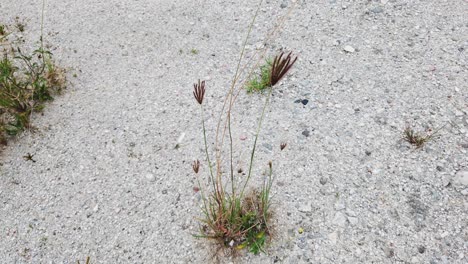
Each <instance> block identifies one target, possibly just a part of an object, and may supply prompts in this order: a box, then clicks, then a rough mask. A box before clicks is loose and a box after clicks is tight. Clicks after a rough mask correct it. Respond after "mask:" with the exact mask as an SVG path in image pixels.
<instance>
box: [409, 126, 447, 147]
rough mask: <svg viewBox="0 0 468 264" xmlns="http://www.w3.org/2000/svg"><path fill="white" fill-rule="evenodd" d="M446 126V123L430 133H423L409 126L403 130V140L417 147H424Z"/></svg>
mask: <svg viewBox="0 0 468 264" xmlns="http://www.w3.org/2000/svg"><path fill="white" fill-rule="evenodd" d="M444 127H445V125H443V126H442V127H440V128H438V129H436V130H435V131H434V132H432V133H430V134H427V135H422V133H419V132H415V131H414V130H413V129H412V128H411V127H410V126H407V127H406V128H405V130H404V131H403V140H405V141H406V142H408V143H410V144H411V145H413V146H415V147H416V149H419V148H422V147H423V146H424V145H425V144H426V143H427V142H429V141H430V140H432V139H433V138H434V136H435V135H436V134H437V133H438V132H439V131H440V130H441V129H442V128H444Z"/></svg>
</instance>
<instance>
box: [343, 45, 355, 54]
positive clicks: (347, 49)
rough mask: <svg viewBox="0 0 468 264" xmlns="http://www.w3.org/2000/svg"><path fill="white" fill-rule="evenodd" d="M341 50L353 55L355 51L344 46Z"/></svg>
mask: <svg viewBox="0 0 468 264" xmlns="http://www.w3.org/2000/svg"><path fill="white" fill-rule="evenodd" d="M343 50H344V51H346V52H349V53H353V52H355V51H356V50H355V49H354V48H353V47H351V46H349V45H346V46H344V48H343Z"/></svg>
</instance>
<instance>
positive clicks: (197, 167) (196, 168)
mask: <svg viewBox="0 0 468 264" xmlns="http://www.w3.org/2000/svg"><path fill="white" fill-rule="evenodd" d="M192 169H193V171H194V172H195V173H198V171H199V170H200V161H199V160H194V161H193V163H192Z"/></svg>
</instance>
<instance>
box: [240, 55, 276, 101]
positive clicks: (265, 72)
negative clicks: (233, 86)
mask: <svg viewBox="0 0 468 264" xmlns="http://www.w3.org/2000/svg"><path fill="white" fill-rule="evenodd" d="M272 64H273V62H272V60H271V59H267V60H266V61H265V64H263V65H262V66H260V75H259V76H253V77H252V78H251V79H250V80H249V81H248V82H247V85H246V86H245V88H246V90H247V92H248V93H253V92H263V91H265V90H266V89H267V88H268V87H270V78H271V70H272Z"/></svg>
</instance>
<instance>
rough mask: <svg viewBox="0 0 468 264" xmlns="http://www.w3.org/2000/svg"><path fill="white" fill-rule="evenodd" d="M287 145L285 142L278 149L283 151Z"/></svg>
mask: <svg viewBox="0 0 468 264" xmlns="http://www.w3.org/2000/svg"><path fill="white" fill-rule="evenodd" d="M287 145H288V143H285V142H283V143H281V144H280V149H281V150H283V149H284V148H285V147H286V146H287Z"/></svg>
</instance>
